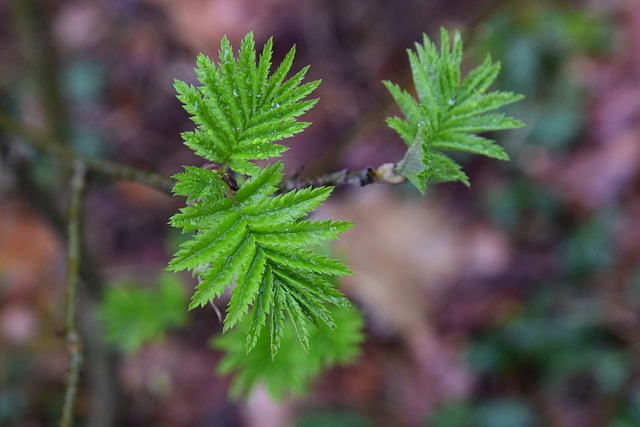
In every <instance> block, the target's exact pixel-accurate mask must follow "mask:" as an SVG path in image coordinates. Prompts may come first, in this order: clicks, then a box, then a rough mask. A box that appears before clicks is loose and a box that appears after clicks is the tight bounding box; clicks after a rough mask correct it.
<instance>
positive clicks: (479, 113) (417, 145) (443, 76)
mask: <svg viewBox="0 0 640 427" xmlns="http://www.w3.org/2000/svg"><path fill="white" fill-rule="evenodd" d="M440 40H441V43H440V49H438V48H437V47H436V45H435V44H434V43H433V42H432V41H431V40H430V39H429V38H428V37H427V36H426V35H424V37H423V43H422V44H419V43H416V46H415V52H413V51H409V52H408V55H409V63H410V65H411V72H412V74H413V81H414V84H415V88H416V92H417V95H418V99H415V98H414V97H413V96H412V95H411V94H410V93H409V92H407V91H404V90H402V89H401V88H400V87H399V86H397V85H395V84H393V83H390V82H384V84H385V86H386V87H387V89H388V90H389V92H390V93H391V96H392V97H393V98H394V99H395V101H396V103H397V104H398V106H399V107H400V110H401V111H402V113H403V114H404V116H405V118H404V119H401V118H399V117H391V118H388V119H387V123H388V125H389V127H390V128H392V129H393V130H395V131H396V132H397V133H398V134H399V135H400V137H401V138H402V139H403V140H404V141H405V143H406V144H407V146H408V147H409V148H408V149H407V152H406V154H405V156H404V158H403V159H402V160H401V161H400V162H399V163H398V164H397V170H398V172H399V173H400V174H402V175H403V176H405V177H406V178H407V179H408V180H409V181H410V182H411V183H412V184H413V185H414V186H415V187H416V188H417V189H418V190H419V191H420V192H421V193H424V192H425V191H426V187H427V183H428V182H440V181H460V182H463V183H464V184H466V185H469V180H468V178H467V176H466V175H465V174H464V172H462V169H461V167H460V165H458V164H457V163H456V162H455V161H454V160H453V159H451V158H450V157H448V156H446V155H445V154H443V153H442V152H441V151H443V150H445V151H463V152H468V153H473V154H481V155H484V156H488V157H492V158H495V159H499V160H508V158H509V156H508V155H507V153H505V151H504V150H503V149H502V147H500V146H498V145H497V144H495V141H493V140H492V139H490V138H487V137H486V136H479V135H478V134H479V133H486V132H493V131H497V130H504V129H513V128H517V127H520V126H522V125H523V124H522V122H520V121H518V120H516V119H513V118H511V117H508V116H506V115H504V114H501V113H494V112H493V111H494V110H496V109H498V108H501V107H504V106H506V105H508V104H510V103H512V102H515V101H518V100H520V99H522V98H523V97H522V96H521V95H516V94H513V93H511V92H500V91H495V92H489V93H486V90H487V89H488V88H489V86H491V84H492V83H493V81H494V80H495V79H496V77H497V75H498V72H499V70H500V64H499V63H493V62H492V61H491V58H489V57H487V58H486V59H485V61H484V62H483V63H482V64H481V65H479V66H478V67H476V68H475V69H473V70H472V71H471V72H469V74H468V75H467V77H466V78H464V79H463V80H462V81H461V73H460V66H461V62H462V39H461V37H460V34H459V32H457V31H456V32H455V33H454V35H453V40H452V41H451V40H450V38H449V34H448V33H447V32H446V31H445V30H444V29H441V31H440Z"/></svg>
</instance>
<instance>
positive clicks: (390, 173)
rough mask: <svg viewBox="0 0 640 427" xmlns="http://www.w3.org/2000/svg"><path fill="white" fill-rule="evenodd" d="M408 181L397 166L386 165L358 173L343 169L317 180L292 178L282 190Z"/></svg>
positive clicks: (287, 180) (362, 185)
mask: <svg viewBox="0 0 640 427" xmlns="http://www.w3.org/2000/svg"><path fill="white" fill-rule="evenodd" d="M405 181H406V178H405V177H404V176H402V175H399V174H397V173H396V171H395V164H393V163H384V164H382V165H380V166H378V167H377V168H373V167H370V166H369V167H366V168H363V169H360V170H357V171H350V170H347V169H343V170H340V171H337V172H332V173H327V174H324V175H320V176H318V177H315V178H298V177H292V178H288V179H285V180H284V181H282V185H281V186H280V188H281V189H282V190H283V191H291V190H293V189H301V188H305V187H309V186H311V187H320V186H324V185H333V186H336V187H339V186H345V185H349V186H353V187H364V186H365V185H369V184H374V183H378V184H390V185H397V184H402V183H403V182H405Z"/></svg>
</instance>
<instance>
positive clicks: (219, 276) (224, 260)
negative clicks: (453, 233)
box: [168, 162, 351, 357]
mask: <svg viewBox="0 0 640 427" xmlns="http://www.w3.org/2000/svg"><path fill="white" fill-rule="evenodd" d="M282 169H283V167H282V163H281V162H278V163H276V164H274V165H271V166H267V167H265V168H264V169H262V170H261V171H260V172H259V173H258V174H256V175H254V176H253V177H251V178H250V179H249V180H247V181H246V182H245V183H243V184H242V185H241V186H240V188H239V189H238V190H237V192H236V193H235V200H231V199H228V198H225V199H223V201H221V202H218V203H215V204H207V203H205V202H206V201H208V199H207V200H204V201H197V202H196V203H194V204H193V205H191V206H186V207H184V208H182V209H181V212H180V213H178V214H176V215H174V216H173V218H172V219H171V224H172V225H174V226H176V227H182V228H183V229H185V230H188V231H193V230H195V229H197V230H198V233H197V234H195V235H194V236H193V238H192V239H191V240H189V241H187V242H185V243H183V244H182V246H181V248H180V250H179V251H178V252H177V253H176V254H175V256H174V258H173V259H172V260H171V262H170V263H169V267H168V268H169V269H170V270H173V271H180V270H185V269H189V270H192V271H194V272H195V273H196V274H197V275H198V278H199V284H198V286H197V289H196V292H195V294H194V296H193V299H192V301H191V305H190V307H191V308H194V307H197V306H203V305H205V304H207V303H208V302H209V301H210V300H212V299H214V298H216V297H218V296H220V294H221V293H222V292H224V290H225V289H226V288H227V287H232V288H233V290H232V292H231V300H230V302H229V306H228V309H227V316H226V318H225V321H224V330H225V331H227V330H229V329H230V328H232V327H233V326H235V325H236V324H238V323H239V322H240V321H241V320H242V319H243V318H244V317H245V316H246V315H247V314H248V313H249V312H250V310H251V309H252V307H253V309H252V310H253V311H252V313H251V316H250V318H251V325H252V326H253V327H252V328H251V331H250V333H249V334H248V336H247V341H246V349H247V351H250V350H251V349H252V348H253V347H254V346H255V345H256V342H257V340H258V339H259V337H260V329H261V328H262V327H263V325H265V324H268V325H270V329H271V351H272V354H273V356H274V357H275V355H276V354H277V352H278V349H279V347H280V341H281V339H282V331H283V328H284V321H285V318H286V317H287V316H288V317H289V318H291V319H292V320H293V321H294V324H295V329H296V333H297V335H298V337H299V341H300V343H301V344H302V345H303V346H304V347H305V348H308V345H309V339H308V337H309V331H308V330H307V319H309V320H311V321H312V322H313V323H315V324H325V325H327V326H329V327H330V328H333V327H334V326H335V325H334V321H333V319H332V317H331V315H330V314H329V312H328V311H327V310H326V309H325V308H324V304H325V303H327V302H328V303H331V304H335V305H339V306H345V307H346V306H348V305H349V304H348V301H347V300H346V298H344V296H343V295H342V294H341V293H340V292H338V291H337V290H336V289H335V287H334V286H333V285H331V284H330V283H332V280H333V278H335V277H338V276H343V275H346V274H351V271H350V270H349V269H348V268H347V267H346V266H345V265H344V264H342V263H340V262H338V261H336V260H334V259H331V258H329V257H326V256H324V255H320V254H317V253H315V252H312V251H311V250H309V249H308V248H309V247H312V246H317V245H319V244H321V243H322V242H323V241H325V240H330V239H335V238H337V236H338V234H340V233H342V232H344V231H346V230H347V229H348V228H349V227H350V226H351V223H349V222H345V221H331V220H325V221H309V220H301V218H302V217H304V216H306V215H307V213H308V212H309V211H311V210H313V209H315V208H316V207H318V206H319V205H320V204H321V203H322V202H323V201H324V200H325V199H326V198H327V197H328V196H329V195H330V194H331V190H332V188H330V187H319V188H314V189H312V188H307V189H303V190H299V191H291V192H289V193H285V194H280V195H275V193H276V191H277V188H278V187H279V184H280V182H281V181H282V177H283V172H282ZM214 175H215V174H214ZM202 176H205V177H208V176H210V175H209V174H204V175H203V174H202V173H201V172H200V171H193V170H192V169H190V168H188V169H187V170H186V172H184V173H183V174H182V176H180V180H179V183H178V184H177V185H179V189H180V191H181V192H183V193H181V194H184V193H186V192H187V190H190V189H192V188H193V186H194V185H195V183H197V182H201V181H202V179H203V178H202ZM195 191H198V192H199V193H198V194H201V195H202V194H205V195H206V194H208V193H202V191H201V190H200V189H196V190H195ZM209 199H211V198H209ZM211 200H212V199H211Z"/></svg>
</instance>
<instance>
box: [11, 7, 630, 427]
mask: <svg viewBox="0 0 640 427" xmlns="http://www.w3.org/2000/svg"><path fill="white" fill-rule="evenodd" d="M440 26H444V27H445V28H447V29H454V28H459V29H460V30H461V31H462V33H463V38H464V40H465V52H466V56H465V67H466V68H467V69H469V68H471V67H472V66H473V65H474V64H477V63H479V62H480V61H481V60H482V58H483V57H484V55H486V54H487V53H490V54H491V56H492V57H493V58H494V59H498V60H501V61H502V64H503V68H502V72H501V76H500V78H499V82H498V83H497V86H498V87H499V88H500V89H501V90H511V91H515V92H520V93H523V94H525V95H526V96H527V98H526V99H525V100H524V101H521V102H519V103H518V104H517V105H514V106H513V107H512V108H511V109H510V110H509V114H511V115H513V116H515V117H516V118H518V119H520V120H522V121H524V122H525V123H526V124H527V127H525V128H523V129H521V130H517V131H513V132H508V133H507V132H504V133H500V134H497V135H495V137H496V138H497V139H498V141H499V143H500V144H501V145H503V146H505V148H506V150H507V152H508V153H509V154H510V156H511V158H512V160H511V161H510V162H508V163H500V162H497V161H494V160H488V159H483V158H472V157H469V158H467V157H461V158H460V159H459V160H460V161H461V162H462V163H463V164H464V166H465V170H466V171H467V173H468V175H469V176H470V179H471V183H472V186H471V189H467V188H466V187H464V186H463V185H460V184H441V185H440V184H439V185H433V186H431V187H430V188H429V189H428V194H427V197H426V198H422V197H420V195H419V194H418V193H417V192H415V191H414V190H412V189H411V188H409V187H408V186H406V187H404V186H403V187H400V188H389V187H381V186H370V187H365V188H362V189H340V190H339V191H336V192H335V193H334V194H335V196H334V197H332V198H331V199H330V200H329V201H328V202H327V203H325V205H324V206H323V207H322V208H321V209H319V211H318V217H333V218H336V219H348V220H352V221H355V222H356V223H357V225H356V226H355V228H354V229H352V230H351V231H349V232H348V233H346V234H345V235H344V237H342V238H341V239H340V241H339V242H337V244H336V245H335V248H334V253H335V254H336V255H337V256H340V257H342V258H344V259H345V261H346V262H347V263H348V265H349V266H350V267H351V269H352V270H353V271H354V273H355V275H354V276H352V277H349V278H348V280H344V281H343V283H342V284H341V287H342V289H343V290H344V292H345V293H346V294H347V295H348V296H350V297H351V298H352V299H353V301H354V303H355V304H356V305H357V306H358V307H360V308H361V310H362V311H363V313H364V315H365V318H366V322H367V326H366V332H367V340H366V342H365V345H364V348H363V352H362V355H361V357H360V358H359V359H358V361H357V362H356V363H355V364H353V365H351V366H348V367H339V368H335V369H332V370H331V371H329V372H327V373H326V374H325V375H324V376H323V377H322V378H320V379H319V380H318V381H317V382H316V383H315V386H314V387H313V388H312V390H310V392H309V394H308V395H307V396H305V397H297V398H291V399H288V400H286V401H285V402H281V403H278V404H277V403H275V402H273V401H271V400H270V399H269V398H268V397H267V396H266V395H265V392H264V390H261V389H258V390H257V391H256V392H255V393H254V395H253V396H252V397H251V398H250V399H249V400H248V401H247V402H237V401H231V400H229V399H228V398H227V397H226V396H227V388H228V385H229V379H228V378H220V377H218V376H217V375H216V374H215V369H216V365H217V362H218V361H219V360H220V358H221V355H220V354H219V353H218V352H217V351H214V350H212V349H211V348H210V347H209V340H210V338H211V337H212V336H214V335H215V334H217V333H219V332H220V330H221V327H220V324H219V322H218V319H217V317H216V315H215V313H214V312H213V310H207V309H200V310H193V311H190V312H189V313H188V324H187V325H186V326H184V327H180V328H174V329H172V330H170V331H169V332H168V334H167V336H166V337H165V338H164V339H163V340H159V341H155V342H151V343H148V344H145V345H144V346H142V348H141V349H140V350H138V351H136V352H121V351H118V350H117V349H115V348H113V347H111V346H109V345H108V344H105V342H104V340H103V339H102V335H103V330H102V329H103V328H102V325H101V323H100V321H99V317H97V316H96V315H95V312H96V310H97V307H99V306H100V304H101V295H103V293H104V292H105V290H108V289H110V288H113V287H117V286H122V285H123V284H127V285H131V284H134V285H135V286H139V287H140V288H142V289H150V290H153V289H154V288H156V287H157V284H158V282H159V281H160V280H161V277H163V271H164V268H165V266H166V264H167V262H168V260H169V259H170V257H171V255H172V253H173V252H174V251H175V248H176V247H177V244H178V243H179V242H180V241H181V239H182V237H181V236H180V234H179V233H178V232H176V231H175V230H172V229H170V227H169V226H168V225H167V221H168V218H169V217H170V216H171V215H172V214H173V213H174V212H176V211H177V209H178V208H179V207H180V206H181V203H183V201H182V200H179V199H177V198H175V199H173V198H171V197H169V196H167V195H166V194H164V193H162V192H160V191H158V190H155V189H152V188H149V187H146V186H144V185H141V184H138V183H132V182H126V181H113V180H109V179H107V178H105V177H104V176H92V177H91V178H92V179H91V181H90V183H89V187H88V189H87V196H86V200H85V212H84V219H85V221H84V222H85V223H84V237H85V240H86V248H85V250H84V252H85V253H86V254H88V256H87V258H88V260H89V261H90V263H85V264H84V266H83V272H82V280H81V303H80V306H81V310H80V311H81V323H82V330H83V333H84V335H85V340H86V342H85V350H86V351H85V369H84V371H83V379H82V382H81V389H80V396H79V401H78V415H79V420H81V422H80V423H79V424H78V425H86V426H102V425H118V426H285V425H295V426H315V427H317V426H338V427H339V426H344V427H347V426H388V425H395V426H432V427H463V426H473V427H476V426H477V427H503V426H504V427H519V426H523V427H525V426H562V427H564V426H566V427H572V426H576V427H585V426H587V427H589V426H594V427H599V426H609V427H627V426H629V427H631V426H637V425H640V376H639V375H638V374H639V373H640V371H639V368H640V364H639V362H638V360H639V358H638V356H639V352H640V328H639V326H640V321H639V317H638V316H639V314H640V262H639V261H640V173H639V171H640V3H639V2H637V1H634V0H620V1H604V0H603V1H596V0H592V1H573V2H571V1H550V0H549V1H537V2H520V1H509V0H505V1H498V0H494V1H490V0H486V1H474V0H468V1H462V0H456V1H453V0H447V1H445V0H441V1H437V0H433V1H418V0H407V1H404V2H396V1H383V0H374V1H364V0H343V1H338V0H325V1H321V0H310V1H291V0H268V1H256V0H253V1H252V0H182V1H177V0H175V1H171V0H114V1H98V0H93V1H66V0H57V1H38V0H12V1H5V2H1V3H0V118H8V119H11V120H17V121H18V122H20V123H23V124H24V125H26V126H27V127H29V128H33V129H40V130H44V131H45V132H46V133H47V134H48V135H50V136H51V137H52V138H53V139H56V140H58V141H61V142H62V143H63V144H65V145H66V146H67V147H68V148H71V149H73V150H75V151H77V152H79V153H82V154H83V155H85V156H87V157H90V158H94V159H108V160H111V161H116V162H119V163H122V164H126V165H129V166H133V167H136V168H140V169H142V170H147V171H154V172H158V173H160V174H162V175H165V176H169V175H172V174H175V173H177V172H179V171H180V170H181V167H182V166H183V165H200V164H201V163H202V162H201V160H199V159H197V158H196V157H195V156H194V155H193V154H192V153H191V152H190V151H189V150H188V149H187V148H186V147H185V146H183V145H182V142H181V139H180V132H181V131H184V130H188V129H190V128H191V127H192V124H191V122H190V121H189V120H188V117H187V115H186V113H185V112H184V111H183V110H182V108H181V106H180V103H179V101H178V100H177V99H176V98H175V93H174V89H173V86H172V85H173V79H174V78H177V79H180V80H185V81H187V82H194V79H195V76H194V73H193V67H194V65H195V62H194V61H195V56H196V54H197V53H198V52H204V53H206V54H207V55H209V56H211V57H215V56H216V55H217V49H218V46H219V42H220V38H221V37H222V36H223V35H227V36H228V37H229V38H230V40H231V42H232V43H233V45H234V46H235V47H237V46H238V45H239V41H240V40H241V38H242V37H243V36H244V35H245V34H246V33H247V32H249V31H253V32H254V34H255V37H256V40H257V44H258V46H261V45H262V44H263V43H264V42H265V41H266V40H267V39H268V37H270V36H273V37H274V49H275V53H274V58H275V60H276V61H278V60H279V59H281V58H282V57H283V56H284V55H285V54H286V52H287V51H288V50H289V48H290V47H291V45H293V44H295V45H296V47H297V55H296V59H295V62H294V69H295V70H298V69H300V68H302V67H303V66H305V65H307V64H310V65H311V69H310V71H309V74H308V79H309V80H315V79H322V80H323V83H322V85H321V86H320V87H319V89H318V90H317V91H316V92H315V93H314V96H315V97H318V98H319V99H320V101H319V103H318V104H317V106H316V107H315V108H313V109H312V110H311V111H310V112H309V113H308V114H307V115H306V116H305V120H307V121H311V122H313V125H312V126H310V127H309V128H308V129H307V130H306V131H305V132H304V133H302V134H300V135H298V136H296V137H295V138H292V139H289V140H286V141H285V144H286V145H287V146H289V147H291V149H290V150H289V151H288V152H287V153H286V154H285V156H284V162H285V167H286V168H287V171H288V173H294V172H300V173H301V174H302V175H303V176H315V175H317V174H319V173H324V172H331V171H335V170H338V169H340V168H344V167H347V168H352V169H360V168H363V167H365V166H368V165H371V166H378V165H379V164H381V163H384V162H390V161H391V162H393V161H398V160H399V159H400V158H401V157H402V155H403V150H404V145H403V143H402V142H401V141H400V139H399V138H398V137H397V136H396V135H395V134H394V133H393V132H392V131H391V130H390V129H388V128H387V127H386V124H385V122H384V118H385V117H387V116H389V115H393V114H398V112H397V110H396V109H394V106H393V104H392V102H391V99H390V98H391V97H390V96H389V94H388V93H387V92H386V90H385V88H384V86H383V85H382V84H381V83H380V81H381V80H391V81H394V82H397V83H399V84H401V85H402V86H404V87H407V88H410V85H411V78H410V70H409V65H408V60H407V57H406V53H405V51H406V49H408V48H411V47H412V45H413V43H414V42H416V41H419V40H420V39H421V37H422V36H421V34H422V33H427V34H428V35H430V36H432V37H437V32H438V28H439V27H440ZM68 179H69V168H68V165H66V164H65V163H64V162H62V161H60V160H59V159H56V158H55V157H52V156H50V155H48V154H47V153H46V152H43V151H39V150H35V149H33V148H32V147H31V146H30V145H28V144H24V141H23V140H22V139H21V137H20V136H17V135H16V134H15V132H9V129H8V127H7V126H4V125H1V124H0V349H1V350H0V425H1V426H4V425H7V426H21V427H22V426H25V427H27V426H29V427H31V426H33V427H37V426H45V425H52V424H55V422H56V420H57V419H58V417H59V412H60V407H61V402H62V400H63V392H64V380H65V378H64V377H65V369H66V347H65V342H64V339H63V338H61V334H60V331H61V330H63V328H64V320H63V316H64V314H63V306H64V289H63V287H64V275H65V268H66V267H65V249H64V248H65V246H64V245H65V243H64V238H63V237H62V236H63V235H64V212H65V208H66V203H67V198H68V190H67V187H68ZM180 278H181V280H182V283H183V285H184V287H185V289H191V288H192V287H193V285H194V283H193V279H191V278H190V277H189V276H188V275H187V276H180ZM185 309H186V307H185Z"/></svg>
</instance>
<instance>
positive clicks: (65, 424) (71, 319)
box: [60, 161, 86, 427]
mask: <svg viewBox="0 0 640 427" xmlns="http://www.w3.org/2000/svg"><path fill="white" fill-rule="evenodd" d="M85 179H86V165H85V164H84V163H82V162H81V161H76V162H75V163H74V170H73V176H72V177H71V186H70V190H71V192H70V196H69V211H68V214H67V235H68V237H67V239H68V240H67V280H66V285H65V329H66V338H67V353H68V356H67V357H68V359H67V385H66V389H65V395H64V406H63V408H62V416H61V419H60V426H61V427H71V426H72V425H73V409H74V406H75V402H76V395H77V392H78V381H79V378H80V368H81V367H82V340H81V338H80V334H79V333H78V330H77V327H76V326H77V325H76V324H77V317H78V313H77V293H78V279H79V276H80V222H81V216H82V196H83V193H84V188H85Z"/></svg>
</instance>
